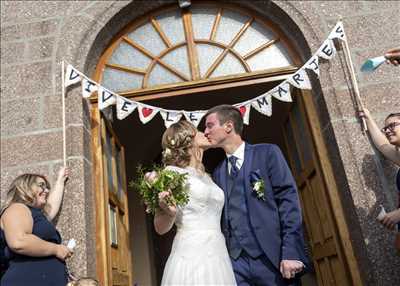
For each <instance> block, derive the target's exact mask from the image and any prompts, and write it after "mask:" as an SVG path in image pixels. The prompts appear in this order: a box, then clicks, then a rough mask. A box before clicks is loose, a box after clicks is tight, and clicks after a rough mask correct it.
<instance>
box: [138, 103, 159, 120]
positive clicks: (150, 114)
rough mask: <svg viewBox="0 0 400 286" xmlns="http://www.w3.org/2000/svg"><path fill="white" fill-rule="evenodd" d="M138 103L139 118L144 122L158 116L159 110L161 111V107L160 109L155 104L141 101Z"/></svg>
mask: <svg viewBox="0 0 400 286" xmlns="http://www.w3.org/2000/svg"><path fill="white" fill-rule="evenodd" d="M137 105H138V112H139V118H140V121H142V123H143V124H146V123H147V122H149V121H150V120H152V119H153V118H154V116H156V114H157V113H158V111H160V109H158V108H156V107H154V106H150V105H146V104H141V103H138V104H137Z"/></svg>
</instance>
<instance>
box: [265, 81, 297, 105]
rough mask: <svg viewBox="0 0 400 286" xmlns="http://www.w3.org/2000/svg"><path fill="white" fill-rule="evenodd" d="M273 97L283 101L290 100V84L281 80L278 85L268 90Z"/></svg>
mask: <svg viewBox="0 0 400 286" xmlns="http://www.w3.org/2000/svg"><path fill="white" fill-rule="evenodd" d="M270 93H271V94H272V96H273V97H275V98H276V99H279V100H280V101H284V102H292V97H291V95H290V85H289V83H288V82H287V81H284V82H282V83H281V84H280V85H278V86H277V87H275V88H274V89H272V90H271V91H270Z"/></svg>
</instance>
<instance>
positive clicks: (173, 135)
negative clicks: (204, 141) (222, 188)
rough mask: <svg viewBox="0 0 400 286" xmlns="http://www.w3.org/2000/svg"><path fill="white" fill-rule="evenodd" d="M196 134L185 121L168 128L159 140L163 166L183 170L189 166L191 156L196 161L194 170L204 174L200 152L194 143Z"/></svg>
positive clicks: (195, 130) (191, 126)
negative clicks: (171, 166)
mask: <svg viewBox="0 0 400 286" xmlns="http://www.w3.org/2000/svg"><path fill="white" fill-rule="evenodd" d="M196 133H197V129H196V128H195V127H194V126H193V124H191V123H190V122H188V121H185V120H182V121H179V122H177V123H174V124H172V125H171V126H170V127H168V128H167V130H165V132H164V134H163V136H162V140H161V145H162V148H163V163H164V165H173V166H177V167H181V168H185V167H187V166H189V164H190V159H191V157H192V155H193V156H194V158H195V160H196V166H195V168H196V169H197V170H200V171H202V172H204V166H203V163H202V162H201V154H202V153H201V152H202V150H201V149H200V148H199V147H198V146H197V145H196V144H195V143H194V137H195V136H196Z"/></svg>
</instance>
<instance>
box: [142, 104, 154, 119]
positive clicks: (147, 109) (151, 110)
mask: <svg viewBox="0 0 400 286" xmlns="http://www.w3.org/2000/svg"><path fill="white" fill-rule="evenodd" d="M152 112H153V109H150V108H146V107H144V108H143V109H142V114H143V116H144V117H145V118H146V117H147V116H149V115H150V114H151V113H152Z"/></svg>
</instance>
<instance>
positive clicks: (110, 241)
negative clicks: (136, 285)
mask: <svg viewBox="0 0 400 286" xmlns="http://www.w3.org/2000/svg"><path fill="white" fill-rule="evenodd" d="M93 112H94V113H97V114H96V115H97V116H93V117H92V118H93V120H96V119H97V120H98V121H97V122H98V123H99V124H92V132H93V138H94V140H95V141H96V142H97V144H96V145H97V148H95V151H94V154H95V158H94V161H95V163H96V164H97V167H98V168H97V169H96V170H98V172H96V173H98V174H96V178H95V183H94V185H95V187H94V190H95V197H96V200H95V201H96V239H97V243H96V254H97V276H98V278H99V280H100V283H101V285H113V286H123V285H126V286H127V285H131V284H132V282H131V281H132V273H131V272H132V267H131V251H130V246H129V213H128V198H127V184H126V176H125V175H126V174H125V158H124V148H123V146H122V145H121V144H120V142H119V140H118V138H117V136H116V134H115V133H114V131H113V128H112V126H111V124H110V123H109V122H108V121H107V120H106V119H105V118H104V117H103V115H102V114H101V113H100V112H98V111H97V110H95V111H93Z"/></svg>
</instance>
